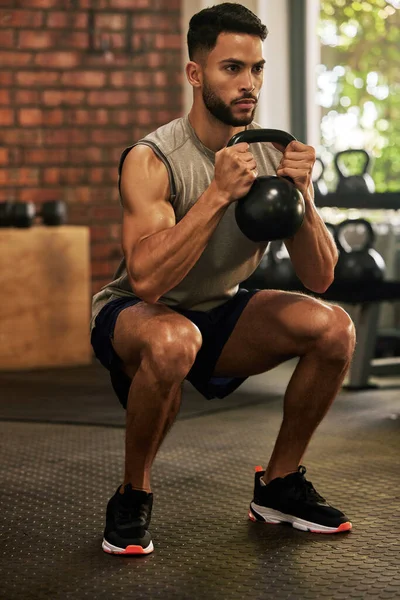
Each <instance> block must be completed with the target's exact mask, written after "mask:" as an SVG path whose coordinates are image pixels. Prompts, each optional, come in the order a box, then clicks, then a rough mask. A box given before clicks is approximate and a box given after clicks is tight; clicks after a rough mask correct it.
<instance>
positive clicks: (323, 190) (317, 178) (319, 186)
mask: <svg viewBox="0 0 400 600" xmlns="http://www.w3.org/2000/svg"><path fill="white" fill-rule="evenodd" d="M315 167H317V168H315ZM318 167H319V173H318ZM324 172H325V164H324V162H323V160H322V158H319V157H317V158H316V159H315V166H314V171H313V186H314V191H315V193H316V194H320V195H321V196H326V194H327V193H328V187H327V185H326V183H325V181H324V179H323V176H324ZM315 173H316V174H315Z"/></svg>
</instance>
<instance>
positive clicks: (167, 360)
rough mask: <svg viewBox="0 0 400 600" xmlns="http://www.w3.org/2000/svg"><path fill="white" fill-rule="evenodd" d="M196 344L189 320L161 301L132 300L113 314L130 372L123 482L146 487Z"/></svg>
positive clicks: (121, 352)
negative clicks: (133, 304) (157, 303)
mask: <svg viewBox="0 0 400 600" xmlns="http://www.w3.org/2000/svg"><path fill="white" fill-rule="evenodd" d="M200 346H201V335H200V332H199V330H198V329H197V327H196V326H195V325H193V323H191V322H190V321H189V320H188V319H186V318H185V317H182V316H181V315H179V314H177V313H174V312H173V311H171V310H169V309H167V308H166V307H163V306H158V305H156V306H154V305H153V306H150V305H146V304H141V305H136V306H134V307H131V308H128V309H126V310H124V311H123V312H122V313H121V314H120V315H119V318H118V321H117V324H116V327H115V333H114V347H115V350H116V352H117V353H118V354H119V356H120V357H121V359H122V360H123V362H124V365H125V371H126V372H127V374H128V375H129V376H131V377H132V378H133V379H132V384H131V388H130V391H129V397H128V404H127V411H126V441H125V476H124V485H125V484H127V483H131V485H132V487H133V488H134V489H140V490H144V491H146V492H150V491H151V485H150V472H151V467H152V464H153V461H154V459H155V456H156V454H157V451H158V449H159V447H160V445H161V443H162V441H163V439H164V437H165V436H166V434H167V432H168V430H169V429H170V427H171V425H172V423H173V422H174V420H175V418H176V415H177V414H178V411H179V407H180V401H181V386H182V381H183V379H184V378H185V377H186V375H187V373H188V372H189V370H190V368H191V366H192V364H193V362H194V360H195V358H196V355H197V352H198V350H199V348H200Z"/></svg>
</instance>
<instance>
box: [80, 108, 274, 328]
mask: <svg viewBox="0 0 400 600" xmlns="http://www.w3.org/2000/svg"><path fill="white" fill-rule="evenodd" d="M248 129H260V126H259V125H257V124H256V123H252V124H251V125H249V127H248ZM137 144H144V145H148V146H150V147H151V148H152V149H153V151H154V152H155V153H156V154H157V156H158V157H159V158H160V159H161V160H162V161H163V162H164V164H165V165H166V167H167V170H168V174H169V180H170V190H171V197H170V202H171V204H172V207H173V209H174V212H175V216H176V222H177V223H178V222H179V221H180V220H181V219H183V217H184V216H185V214H186V213H187V212H188V210H189V209H190V208H191V207H192V206H193V204H194V203H195V202H196V201H197V199H198V198H199V197H200V196H201V195H202V193H203V192H204V191H205V190H206V189H207V187H208V186H209V185H210V183H211V181H212V179H213V177H214V162H215V153H214V152H212V151H211V150H209V149H208V148H206V147H205V146H204V144H202V143H201V141H200V140H199V138H198V137H197V135H196V133H195V131H194V129H193V128H192V126H191V124H190V122H189V118H188V116H186V117H182V118H180V119H176V120H174V121H171V122H170V123H168V124H167V125H164V126H162V127H160V128H159V129H157V130H156V131H154V132H153V133H150V134H149V135H147V136H146V137H145V138H143V139H142V140H139V142H137ZM137 144H134V146H136V145H137ZM131 148H133V146H130V147H129V148H127V149H126V150H125V151H124V152H123V154H122V156H121V161H120V165H119V174H120V175H121V170H122V165H123V162H124V160H125V158H126V156H127V154H128V152H129V151H130V150H131ZM250 151H251V152H252V154H253V155H254V158H255V159H256V162H257V168H258V173H259V175H274V174H275V173H276V169H277V166H278V165H279V162H280V159H281V153H280V152H279V151H278V150H276V149H275V148H274V146H272V144H269V143H255V144H251V146H250ZM265 250H266V244H265V243H264V244H260V243H254V242H251V241H250V240H248V239H247V238H246V237H245V236H244V235H243V234H242V232H241V231H240V229H239V228H238V226H237V224H236V220H235V203H233V204H231V205H230V206H229V207H228V209H227V210H226V212H225V214H224V216H223V217H222V219H221V221H220V222H219V224H218V226H217V228H216V229H215V231H214V233H213V235H212V237H211V238H210V240H209V242H208V245H207V247H206V248H205V250H204V252H203V254H202V255H201V256H200V258H199V260H198V261H197V263H196V264H195V265H194V266H193V268H192V269H191V270H190V271H189V273H188V274H187V275H186V277H185V278H184V279H183V280H182V281H181V282H180V283H179V284H178V285H177V286H176V287H174V288H173V289H171V290H170V291H169V292H166V294H164V296H162V297H161V298H160V300H159V302H162V303H164V304H166V305H168V306H171V307H180V308H185V309H190V310H199V311H206V310H210V309H211V308H214V307H216V306H219V305H220V304H223V303H224V302H226V301H227V300H229V298H231V297H232V296H234V295H235V294H236V293H237V291H238V288H239V284H240V283H241V282H242V281H244V280H245V279H247V278H248V277H249V276H250V275H251V274H252V273H253V272H254V271H255V269H256V268H257V266H258V264H259V263H260V261H261V258H262V256H263V254H264V252H265ZM118 297H132V298H135V295H134V294H133V292H132V289H131V286H130V284H129V280H128V276H127V272H126V267H125V261H124V260H122V261H121V263H120V265H119V267H118V269H117V271H116V273H115V275H114V278H113V281H111V282H110V283H109V284H108V285H106V286H104V287H103V288H102V289H101V290H100V292H98V293H97V294H96V295H95V296H94V297H93V303H92V321H91V327H92V328H93V326H94V320H95V318H96V316H97V315H98V313H99V312H100V310H101V309H102V307H103V306H104V305H105V304H106V303H107V302H109V301H110V300H113V299H114V298H118Z"/></svg>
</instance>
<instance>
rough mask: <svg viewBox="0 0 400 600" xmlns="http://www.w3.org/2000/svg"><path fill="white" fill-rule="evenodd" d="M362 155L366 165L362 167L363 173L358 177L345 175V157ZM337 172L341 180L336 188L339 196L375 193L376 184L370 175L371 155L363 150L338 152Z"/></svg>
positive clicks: (355, 149)
mask: <svg viewBox="0 0 400 600" xmlns="http://www.w3.org/2000/svg"><path fill="white" fill-rule="evenodd" d="M357 154H358V155H361V157H362V158H363V159H364V164H363V165H362V167H361V171H362V172H361V173H359V174H357V175H348V174H345V173H344V169H343V166H342V165H341V162H342V159H343V158H344V157H346V156H347V157H353V158H355V156H356V155H357ZM334 161H335V167H336V171H337V173H338V175H339V180H338V184H337V188H336V192H337V193H338V194H354V193H360V192H361V193H367V194H372V193H374V192H375V183H374V180H373V179H372V177H371V175H370V174H369V170H370V165H371V157H370V155H369V153H368V152H367V151H366V150H364V149H363V148H354V149H353V150H343V151H342V152H338V153H337V154H336V155H335V158H334Z"/></svg>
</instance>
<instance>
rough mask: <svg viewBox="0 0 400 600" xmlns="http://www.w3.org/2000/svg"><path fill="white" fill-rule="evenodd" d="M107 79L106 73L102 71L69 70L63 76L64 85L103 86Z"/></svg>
mask: <svg viewBox="0 0 400 600" xmlns="http://www.w3.org/2000/svg"><path fill="white" fill-rule="evenodd" d="M105 80H106V75H105V73H102V72H101V71H69V72H68V73H64V74H63V75H62V78H61V83H62V85H66V86H69V87H88V88H98V87H103V85H104V83H105Z"/></svg>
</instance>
